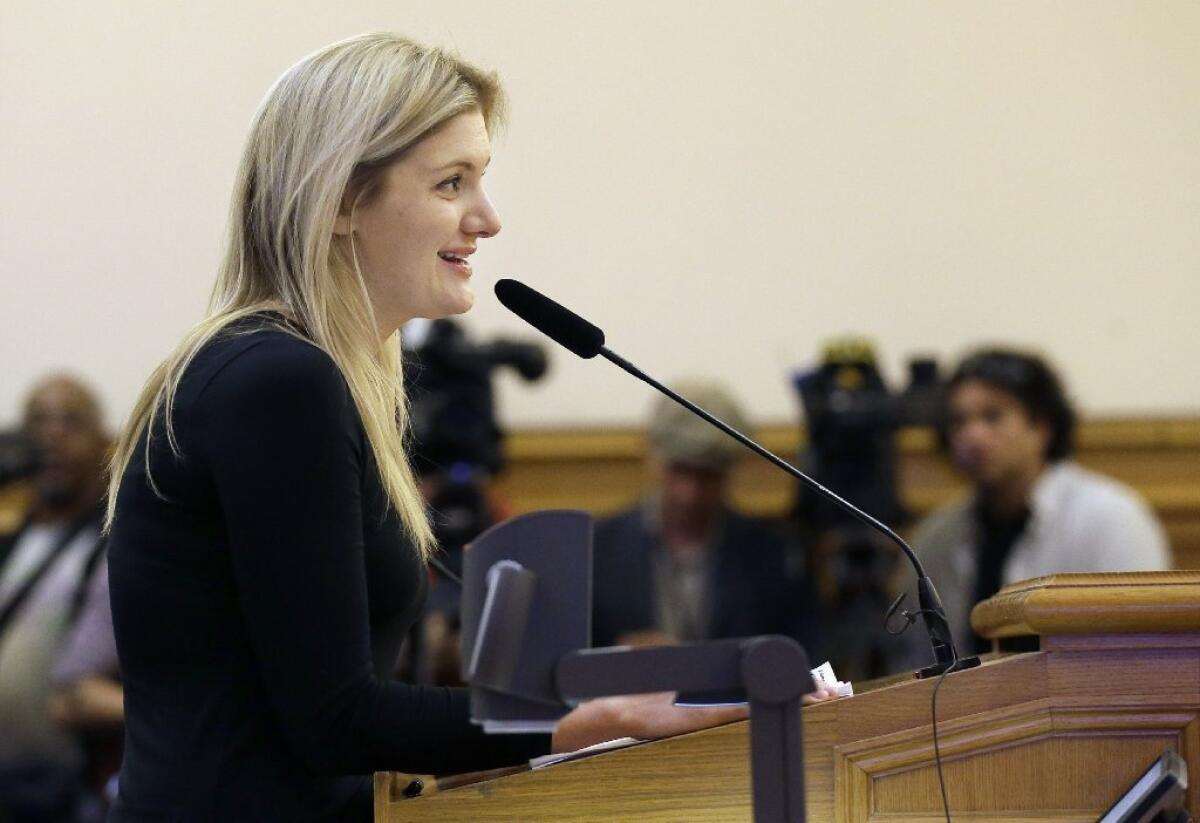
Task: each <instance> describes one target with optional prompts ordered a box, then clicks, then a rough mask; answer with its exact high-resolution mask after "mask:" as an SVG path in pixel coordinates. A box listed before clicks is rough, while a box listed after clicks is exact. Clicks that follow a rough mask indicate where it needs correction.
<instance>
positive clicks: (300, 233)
mask: <svg viewBox="0 0 1200 823" xmlns="http://www.w3.org/2000/svg"><path fill="white" fill-rule="evenodd" d="M503 106H504V98H503V92H502V91H501V89H500V85H499V82H498V80H497V79H496V77H495V75H494V74H490V73H485V72H482V71H480V70H479V69H477V68H475V67H474V66H471V65H470V64H468V63H466V62H464V61H462V60H460V59H458V58H457V57H455V56H453V55H451V54H449V53H447V52H445V51H443V50H441V49H438V48H434V47H429V46H424V45H421V44H418V43H414V42H413V41H411V40H408V39H406V38H404V37H400V36H398V35H394V34H367V35H362V36H359V37H354V38H351V39H349V40H343V41H341V42H339V43H334V44H333V45H331V46H327V47H325V48H323V49H321V50H320V51H318V52H316V53H314V54H312V55H310V56H308V57H306V58H304V59H303V60H301V61H300V62H299V63H297V64H296V65H295V66H293V67H292V68H290V69H288V71H287V72H285V73H284V75H283V76H282V77H281V78H280V79H279V80H278V81H277V82H276V83H275V85H274V86H273V87H272V88H271V90H270V91H269V92H268V93H267V96H266V99H265V100H264V101H263V103H262V105H261V106H260V107H259V110H258V113H257V114H256V115H255V118H254V122H253V125H252V127H251V130H250V137H249V139H248V141H247V143H246V150H245V153H244V155H243V157H242V161H241V165H240V167H239V169H238V173H237V179H236V181H235V183H234V190H233V202H232V205H231V207H230V219H229V240H228V248H227V250H226V253H225V258H224V260H223V262H222V264H221V267H220V270H219V273H218V276H217V282H216V284H215V286H214V287H213V293H212V298H211V300H210V302H209V310H208V315H207V317H206V318H205V319H204V320H203V321H202V322H201V323H199V324H198V325H196V326H195V327H194V328H193V329H192V330H191V331H189V332H188V334H187V335H186V336H185V337H184V338H183V341H182V342H181V343H180V344H179V346H178V347H177V348H176V349H175V351H174V352H172V354H171V355H170V356H169V357H168V358H167V359H166V360H165V361H163V363H162V364H161V365H159V367H158V368H157V369H155V371H154V373H153V374H151V375H150V379H149V380H148V381H147V382H146V385H145V387H143V389H142V392H141V395H140V396H139V398H138V401H137V404H136V405H135V406H134V409H133V412H132V414H131V415H130V419H129V422H128V423H127V425H126V426H125V430H124V431H123V432H122V434H121V436H120V438H119V440H118V442H117V445H116V449H115V451H114V454H113V458H112V461H111V464H110V472H111V474H110V479H109V494H108V514H107V518H106V521H105V523H106V527H108V526H111V524H112V520H113V514H114V511H115V508H116V501H117V491H118V489H119V487H120V483H121V477H122V475H123V474H124V472H125V469H126V467H127V466H128V464H129V461H130V460H131V459H133V453H134V450H135V448H136V447H137V443H138V442H139V439H140V438H141V436H142V434H143V432H146V431H147V430H149V431H155V428H154V427H155V425H156V424H158V423H160V421H161V424H162V425H163V428H164V430H165V432H166V435H167V442H168V443H169V445H170V448H171V449H172V451H173V452H174V453H175V454H176V455H179V454H180V449H179V444H178V441H177V440H176V438H175V432H174V429H173V427H172V411H173V408H174V403H175V393H176V390H177V389H178V387H179V382H180V380H181V378H182V377H183V374H184V372H185V371H186V370H187V367H188V364H189V363H190V362H191V360H192V358H193V357H195V356H196V353H197V352H198V351H199V350H200V349H201V348H202V347H203V346H204V345H205V344H206V343H207V342H208V341H210V340H211V339H212V338H213V337H214V336H216V335H217V334H218V333H220V332H221V330H222V329H225V328H226V327H227V326H229V325H230V324H231V323H234V322H236V321H238V320H240V319H241V318H244V317H247V316H249V315H252V314H256V313H259V312H263V311H274V312H278V313H280V314H282V315H283V316H284V317H286V318H287V319H288V321H289V323H288V329H290V330H292V331H293V333H296V334H299V335H300V336H301V337H303V338H304V339H306V340H308V341H309V342H311V343H312V344H313V345H315V346H317V347H319V348H320V349H322V350H324V351H325V352H326V353H328V354H329V356H330V357H331V358H332V359H333V361H334V363H336V364H337V367H338V368H339V369H340V370H341V373H342V375H343V377H344V378H345V380H346V383H347V385H348V386H349V388H350V394H351V396H352V397H353V399H354V403H355V406H356V408H357V410H358V413H359V416H360V417H361V418H362V423H363V427H364V428H365V429H366V434H367V438H368V440H369V442H370V446H371V449H372V452H373V453H374V456H375V462H376V465H377V466H378V469H379V477H380V480H381V481H382V483H383V488H384V490H385V491H386V493H387V497H388V499H389V501H390V503H391V505H392V506H393V507H394V508H395V510H396V512H397V513H398V514H399V516H400V520H401V523H402V524H403V526H404V528H405V530H406V531H407V532H408V534H409V535H410V536H411V538H412V539H413V541H414V543H415V544H416V546H417V547H418V550H419V552H420V554H421V556H422V557H426V558H427V557H428V556H429V554H430V553H431V552H432V551H433V550H434V548H435V546H434V539H433V532H432V530H431V529H430V525H429V520H428V516H427V513H426V508H425V503H424V500H423V498H422V497H421V494H420V491H419V489H418V487H417V483H416V479H415V477H414V475H413V472H412V469H411V466H410V465H409V462H408V460H407V458H406V456H405V451H404V445H405V441H404V438H405V436H406V434H407V430H408V409H407V402H406V399H405V395H404V389H403V382H402V378H401V373H400V353H399V352H400V347H399V341H398V340H397V336H396V335H392V337H390V338H389V339H388V340H387V341H384V342H383V343H382V344H381V343H380V340H379V334H378V331H377V327H376V324H375V317H374V312H373V310H372V307H371V302H370V299H369V298H368V295H367V290H366V285H365V282H364V280H363V277H362V272H361V271H360V270H359V268H358V263H357V260H356V259H355V255H354V253H353V248H352V247H351V248H350V249H346V248H345V247H344V245H343V244H341V243H335V242H334V241H333V226H334V221H335V219H336V217H337V215H338V214H339V211H340V210H341V209H342V207H343V202H342V201H343V198H344V197H345V196H346V194H347V192H349V193H350V194H351V196H352V197H353V198H354V202H355V204H358V203H361V202H364V201H366V200H369V199H370V198H371V197H372V196H374V195H375V194H376V193H377V191H378V189H379V185H380V181H381V179H382V176H383V171H384V170H385V169H386V168H387V167H388V166H389V165H390V164H391V163H393V162H394V161H396V160H397V159H399V158H400V157H401V156H402V155H403V154H404V153H405V152H406V151H407V150H409V149H410V148H412V147H413V146H414V145H415V144H416V143H418V142H419V141H420V140H421V139H422V138H423V137H425V136H426V135H428V134H429V133H430V132H432V131H433V130H435V129H437V128H438V127H439V126H440V125H442V124H444V123H445V122H446V121H448V120H449V119H451V118H453V117H454V116H456V115H458V114H461V113H463V112H465V111H469V110H472V109H477V110H479V111H480V112H482V114H483V117H484V121H485V123H486V124H487V126H488V130H489V131H492V130H494V128H495V127H496V126H497V125H498V124H499V122H500V121H501V120H502V118H503ZM351 213H353V211H352V210H351ZM143 459H144V460H145V461H146V472H147V477H148V478H149V476H150V475H149V471H150V465H149V463H150V461H149V448H147V449H146V453H145V455H144V457H143ZM150 484H151V486H152V487H154V481H153V478H150ZM154 488H155V492H156V493H157V492H158V489H157V488H156V487H154Z"/></svg>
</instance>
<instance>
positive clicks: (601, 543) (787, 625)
mask: <svg viewBox="0 0 1200 823" xmlns="http://www.w3.org/2000/svg"><path fill="white" fill-rule="evenodd" d="M674 388H675V390H676V391H678V392H679V393H680V394H682V395H683V396H684V397H687V398H688V399H689V400H691V401H692V402H694V403H696V405H698V406H700V407H701V408H703V409H705V410H707V411H708V412H710V413H711V414H713V415H715V416H717V417H719V418H721V419H722V420H724V421H725V422H726V423H728V424H729V425H731V426H732V427H733V428H735V429H737V430H739V431H742V432H746V431H747V428H746V421H745V418H744V417H743V415H742V413H741V411H740V410H739V408H738V407H737V405H736V403H735V402H734V400H733V398H732V397H730V395H729V394H728V393H727V392H726V391H725V390H724V389H723V388H721V387H720V386H718V385H716V384H713V383H711V382H706V381H690V382H686V383H681V384H679V385H677V386H675V387H674ZM649 445H650V449H649V453H648V461H649V469H650V472H651V475H652V476H653V483H652V490H651V491H650V493H649V494H647V495H646V496H645V497H644V498H643V499H642V500H641V501H640V502H639V503H638V504H637V505H635V506H634V507H632V508H631V509H629V510H627V511H625V512H622V513H620V514H617V515H615V516H613V517H610V518H607V519H604V520H601V521H600V522H598V523H597V525H596V531H595V551H594V575H593V610H592V638H593V644H594V645H596V646H609V645H625V644H629V645H637V644H648V643H664V642H677V641H683V642H692V641H698V640H707V639H712V638H720V637H743V636H752V635H758V634H786V635H790V636H792V637H795V638H797V639H798V640H800V641H801V643H802V644H804V645H805V646H806V648H807V649H808V652H809V657H810V658H812V659H814V661H815V660H816V654H817V650H816V649H814V648H813V645H814V644H815V643H816V642H817V641H818V640H819V629H818V627H817V625H816V616H817V608H816V605H815V603H816V599H815V597H814V596H813V595H812V591H811V587H809V586H808V585H807V584H806V580H805V578H804V575H803V573H802V571H801V569H802V567H803V562H802V560H803V558H801V557H799V556H798V554H797V553H795V552H789V547H788V545H787V544H786V543H785V541H784V540H783V539H782V538H781V537H780V536H779V535H777V534H776V533H775V532H774V530H773V529H772V528H770V527H769V526H768V524H767V523H765V522H763V521H760V520H757V519H754V518H750V517H746V516H744V515H741V514H738V513H736V512H734V511H733V510H732V509H731V508H730V507H729V504H728V502H727V493H728V487H729V476H730V470H731V468H732V467H733V465H734V463H735V462H736V461H737V460H738V459H739V458H741V457H742V456H743V455H745V454H748V453H749V452H748V451H747V450H746V448H745V447H744V446H741V445H740V444H738V443H737V441H735V440H733V439H732V438H731V437H729V436H728V435H726V434H724V433H723V432H721V431H719V430H718V429H716V428H714V427H712V426H711V425H709V424H708V423H706V422H704V421H703V420H701V419H700V418H698V417H696V416H695V415H693V414H692V413H691V412H689V411H687V410H686V409H684V408H682V407H681V406H679V405H678V404H676V403H674V402H673V401H671V400H669V399H667V398H665V397H664V398H662V399H661V400H660V401H659V402H658V404H657V405H656V406H655V409H654V412H653V415H652V419H651V421H650V428H649ZM789 561H794V562H789ZM797 567H799V568H797ZM816 662H819V661H816Z"/></svg>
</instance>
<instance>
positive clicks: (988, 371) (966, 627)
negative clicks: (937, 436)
mask: <svg viewBox="0 0 1200 823" xmlns="http://www.w3.org/2000/svg"><path fill="white" fill-rule="evenodd" d="M946 403H947V416H946V420H947V422H946V432H945V442H946V445H947V446H948V447H949V449H950V453H951V456H952V457H953V460H954V462H955V463H956V464H957V465H958V467H959V468H960V469H961V470H962V471H963V472H965V473H966V475H967V476H968V477H969V478H970V480H971V484H972V486H971V490H970V493H969V494H968V495H967V496H965V497H964V498H962V499H960V500H957V501H955V502H953V503H950V504H949V505H947V506H945V507H944V508H942V509H940V510H938V511H936V512H934V513H933V514H931V515H929V516H928V517H927V518H925V520H924V521H923V522H922V523H921V524H920V525H919V526H918V528H917V531H916V534H915V535H914V537H913V541H912V543H913V547H914V549H915V550H916V552H917V554H918V555H919V556H920V558H921V562H922V563H924V565H925V569H926V571H927V572H928V573H929V576H930V577H931V578H932V579H933V581H934V584H935V585H936V586H937V588H938V592H939V593H940V594H941V596H942V600H943V601H944V603H945V606H946V613H947V616H948V617H949V619H950V627H951V629H952V630H953V631H954V635H955V638H956V641H957V643H958V645H959V647H960V652H962V653H967V651H968V650H969V649H971V648H972V647H974V650H975V651H977V652H978V651H988V650H989V649H990V646H989V644H988V642H987V641H984V640H983V639H982V638H979V637H976V636H975V635H974V634H973V633H972V632H971V628H970V623H969V619H970V612H971V609H972V607H974V605H975V604H976V603H978V602H980V601H981V600H985V599H987V598H988V597H991V596H992V595H993V594H995V593H996V592H997V591H998V590H999V589H1000V587H1001V586H1002V585H1005V584H1008V583H1012V582H1015V581H1018V580H1024V579H1027V578H1031V577H1038V576H1041V575H1047V574H1054V573H1057V572H1117V571H1133V570H1153V569H1167V568H1170V566H1171V556H1170V553H1169V551H1168V548H1167V543H1166V539H1165V537H1164V535H1163V531H1162V528H1161V527H1160V525H1159V524H1158V522H1157V521H1156V520H1155V518H1154V515H1153V514H1152V513H1151V512H1150V510H1149V509H1148V508H1147V506H1146V504H1145V503H1144V502H1143V501H1142V500H1141V499H1140V498H1139V497H1138V496H1137V495H1136V494H1135V493H1134V492H1133V490H1132V489H1129V488H1128V487H1126V486H1124V485H1122V484H1121V483H1118V482H1117V481H1115V480H1112V479H1111V478H1108V477H1104V476H1101V475H1099V474H1096V473H1094V472H1091V471H1088V470H1086V469H1084V468H1082V467H1080V466H1079V465H1077V464H1076V463H1074V462H1072V461H1071V460H1070V455H1071V451H1072V446H1073V443H1072V434H1073V431H1074V425H1075V414H1074V412H1073V411H1072V409H1071V406H1070V404H1069V403H1068V401H1067V398H1066V397H1065V395H1064V392H1063V389H1062V385H1061V384H1060V382H1059V379H1058V377H1057V376H1056V375H1055V373H1054V372H1053V371H1052V370H1051V369H1050V367H1049V366H1047V365H1046V363H1045V362H1043V361H1042V360H1041V359H1040V358H1038V357H1036V356H1034V355H1030V354H1025V353H1021V352H1016V351H1006V350H999V349H995V350H985V351H981V352H978V353H976V354H974V355H972V356H970V357H968V358H967V359H966V360H964V361H963V362H962V363H961V364H960V365H959V367H958V369H957V370H956V371H955V373H954V375H953V377H951V379H950V383H949V385H948V387H947V392H946ZM909 634H910V635H914V636H915V635H918V634H920V632H916V631H910V632H909Z"/></svg>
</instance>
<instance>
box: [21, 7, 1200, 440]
mask: <svg viewBox="0 0 1200 823" xmlns="http://www.w3.org/2000/svg"><path fill="white" fill-rule="evenodd" d="M371 29H395V30H401V31H405V32H408V33H411V34H413V35H415V36H417V37H419V38H422V39H427V40H434V41H437V42H441V43H447V44H452V45H456V46H457V47H458V48H459V49H460V50H461V51H462V52H463V53H464V54H465V55H467V56H468V57H470V58H473V59H475V60H476V61H478V62H482V63H484V64H487V65H491V66H494V67H496V68H497V69H499V70H500V72H501V73H502V75H503V76H504V77H505V78H506V80H507V82H508V86H509V89H510V91H511V94H512V98H513V122H512V126H511V128H510V129H509V131H508V133H507V134H506V135H505V136H504V137H503V138H502V140H501V142H500V143H499V144H498V145H497V150H496V160H495V162H494V163H493V168H492V171H491V172H490V174H489V178H488V179H489V181H490V183H491V189H492V194H493V197H494V199H495V200H496V201H497V203H498V205H499V207H500V209H501V213H502V215H503V216H504V218H505V222H506V227H505V230H504V232H503V234H502V235H501V236H500V237H499V238H497V239H496V240H493V241H489V242H488V243H485V244H484V247H485V249H486V251H485V252H484V253H482V254H481V255H480V263H479V265H478V266H477V272H478V275H477V277H478V280H479V287H478V294H479V299H478V302H477V308H476V310H475V311H473V313H472V315H471V316H470V322H471V325H472V327H473V329H474V330H475V331H476V333H478V334H480V335H488V334H493V333H498V332H501V331H503V332H505V333H510V334H511V333H517V332H522V328H521V326H520V324H519V321H516V320H514V319H513V318H511V317H509V316H506V314H505V313H504V312H503V310H501V309H499V308H498V307H497V306H496V304H495V301H494V298H492V296H491V283H492V281H493V280H494V279H495V278H496V277H498V276H503V275H509V276H516V277H520V278H523V279H525V280H526V281H527V282H529V283H531V284H533V285H536V286H539V287H542V288H543V289H544V290H545V291H547V292H548V293H550V294H551V295H553V296H555V297H557V298H558V299H560V300H562V301H563V302H566V303H567V304H568V305H571V306H572V307H574V308H576V309H577V310H578V311H580V312H581V313H583V314H585V315H586V316H589V317H590V318H591V319H593V320H594V321H595V322H596V323H598V324H599V325H601V326H602V327H603V328H605V330H606V331H607V332H608V337H609V342H610V345H611V346H612V347H613V348H614V349H616V350H617V351H619V352H621V353H623V354H625V355H626V356H627V357H629V358H630V359H632V360H634V361H635V362H637V363H638V364H640V365H641V366H643V367H644V368H646V369H647V370H650V371H652V372H654V373H657V374H659V375H661V376H664V377H670V376H672V375H676V374H680V373H684V372H717V373H723V374H726V375H728V376H729V377H730V378H731V379H732V380H733V381H735V382H736V384H737V385H738V386H739V388H740V390H741V393H742V394H743V395H744V396H745V398H746V400H747V402H748V405H749V406H750V407H751V409H752V410H753V411H754V412H755V413H756V414H757V416H758V417H760V418H761V419H767V420H786V419H788V418H790V417H792V416H793V415H794V408H795V403H794V401H793V398H792V396H791V393H790V390H789V389H788V386H787V382H786V378H785V375H786V374H787V372H788V370H789V369H790V368H792V367H795V366H797V365H800V364H804V363H807V362H811V361H812V359H813V357H814V356H815V354H816V351H817V348H818V346H819V342H820V341H821V340H822V339H823V338H825V337H826V336H828V335H831V334H835V333H839V332H844V331H851V330H852V331H860V332H866V333H869V334H870V335H872V336H873V337H874V338H875V339H876V340H877V342H878V344H879V346H880V348H881V351H882V353H883V355H884V359H885V364H886V366H887V369H888V373H889V374H890V375H891V376H892V377H894V378H899V377H900V375H901V373H902V364H903V362H904V360H905V359H906V358H907V357H908V356H909V355H911V354H913V353H916V352H926V351H930V352H934V353H937V354H939V355H941V356H943V357H947V358H949V357H952V356H953V355H954V354H956V353H958V352H960V351H961V350H962V349H963V347H965V346H967V345H970V344H972V343H975V342H977V341H981V340H1011V341H1016V342H1019V343H1023V344H1034V345H1038V346H1041V347H1043V348H1044V349H1046V350H1047V351H1049V352H1050V353H1051V354H1052V355H1053V356H1054V357H1055V358H1056V359H1057V360H1058V361H1059V362H1060V363H1061V364H1062V365H1063V367H1064V369H1065V370H1066V371H1067V372H1068V374H1069V377H1070V382H1071V384H1072V388H1073V389H1074V393H1075V394H1076V396H1077V397H1078V398H1079V400H1080V402H1081V405H1082V406H1083V407H1084V409H1085V411H1087V412H1088V413H1091V414H1120V413H1138V414H1195V413H1197V412H1200V373H1198V372H1200V369H1198V368H1197V360H1198V359H1200V324H1197V322H1196V313H1197V309H1198V308H1200V285H1198V283H1200V48H1197V43H1200V4H1198V3H1195V2H1165V1H1164V2H1146V3H1143V2H1122V3H1114V2H1100V3H1094V2H1059V3H1052V4H1048V3H1043V2H1040V0H1037V1H1036V2H1035V1H1034V0H1020V2H1005V3H982V2H980V3H909V2H893V3H862V2H852V3H842V2H837V3H807V2H799V0H758V2H749V0H737V2H734V1H733V0H730V1H729V2H697V0H672V1H671V2H645V0H613V1H612V2H550V1H549V0H538V1H537V2H534V1H533V0H520V2H516V0H508V1H507V2H506V1H504V0H459V1H458V2H450V1H449V0H440V1H439V2H436V3H435V2H430V3H421V4H416V3H398V2H385V0H341V2H337V3H331V2H291V3H284V2H270V3H268V2H245V0H242V1H241V2H235V0H221V1H220V2H207V3H183V2H163V1H162V0H153V1H151V0H142V1H140V2H134V1H133V0H92V2H77V3H61V2H43V1H42V0H38V1H37V2H34V0H5V2H3V3H0V114H2V119H0V123H2V124H3V125H2V126H0V192H2V195H3V196H2V197H0V278H3V287H2V290H0V349H2V351H3V355H2V356H3V375H4V379H3V380H2V381H0V425H4V424H8V423H11V422H12V421H13V419H14V418H15V415H16V413H17V408H18V399H19V397H20V395H21V393H22V392H23V391H24V390H25V388H26V387H27V386H28V385H29V383H30V382H31V381H32V380H33V378H34V377H35V376H36V375H38V374H40V373H42V372H44V371H45V370H47V369H51V368H57V367H62V366H67V367H70V368H72V369H75V370H78V371H80V372H82V373H84V374H87V375H90V376H91V377H92V378H93V379H94V381H95V382H96V383H97V384H99V386H100V387H101V389H102V391H103V394H104V396H105V399H106V400H107V402H108V404H109V405H110V407H111V409H112V410H113V412H114V415H122V414H124V413H125V412H126V411H127V410H128V408H129V407H130V405H131V403H132V398H133V396H134V394H135V392H136V391H137V388H138V386H139V385H140V383H141V381H142V380H143V379H144V377H145V376H146V374H147V373H148V372H149V370H150V369H151V368H152V366H153V365H154V364H155V363H156V362H157V360H158V358H160V357H161V356H162V355H163V354H164V353H165V352H166V351H167V350H168V349H169V348H170V347H171V346H172V345H173V343H174V341H175V340H176V339H177V338H178V336H179V335H180V333H181V332H182V330H183V329H184V328H185V327H186V326H188V325H189V324H190V323H191V322H193V321H194V320H195V319H197V318H198V316H199V315H200V313H201V311H202V310H203V305H204V300H205V298H206V295H207V291H208V286H209V283H210V282H211V280H212V273H213V270H214V266H215V262H216V260H217V256H218V250H219V245H220V242H221V235H222V226H223V221H224V213H225V208H226V200H227V197H228V190H229V186H230V182H231V178H232V174H233V167H234V164H235V161H236V157H237V155H238V151H239V147H240V143H241V141H242V139H243V137H244V134H245V130H246V126H247V124H248V121H249V119H250V117H251V115H252V113H253V111H254V109H255V106H256V105H257V103H258V101H259V99H260V98H261V96H262V94H263V93H264V91H265V90H266V88H267V87H268V85H269V84H270V83H271V82H272V80H273V79H274V78H275V77H276V76H277V75H278V74H279V73H280V72H281V71H282V70H283V69H285V68H286V67H287V66H288V65H290V64H291V63H292V62H293V61H294V60H296V59H297V58H299V57H300V56H302V55H303V54H305V53H307V52H309V51H311V50H312V49H314V48H317V47H319V46H321V45H323V44H325V43H327V42H330V41H332V40H335V39H338V38H341V37H343V36H347V35H351V34H354V33H358V32H360V31H365V30H371ZM554 367H555V371H554V374H553V377H552V379H550V380H548V381H546V382H544V383H542V384H539V385H538V386H537V387H535V388H533V389H529V388H525V387H519V388H518V387H516V386H515V384H511V383H509V382H508V381H506V382H505V394H504V403H505V416H506V417H507V419H508V420H509V422H511V423H514V424H519V425H524V424H529V425H533V424H537V425H554V424H586V423H621V422H632V421H634V420H636V419H638V418H639V417H640V416H641V414H642V413H643V412H644V410H645V409H646V407H647V403H648V395H647V391H648V390H647V389H644V388H643V387H641V386H640V384H637V383H635V382H633V381H631V380H629V379H628V378H626V377H625V376H624V375H623V374H621V373H620V372H618V371H616V370H615V369H613V368H612V367H610V366H608V365H607V364H605V363H602V362H593V363H584V362H582V361H579V360H576V359H574V358H573V357H571V356H570V355H566V354H564V355H563V356H558V357H557V358H556V362H555V364H554Z"/></svg>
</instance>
